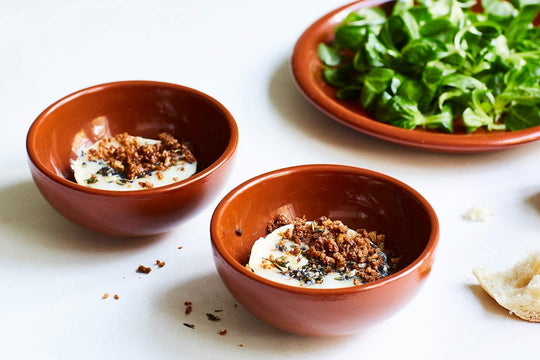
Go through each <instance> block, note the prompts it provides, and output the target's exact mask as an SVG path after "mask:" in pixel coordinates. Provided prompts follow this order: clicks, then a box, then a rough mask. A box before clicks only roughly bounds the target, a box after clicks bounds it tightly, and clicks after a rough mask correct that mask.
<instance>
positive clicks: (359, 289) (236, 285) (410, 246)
mask: <svg viewBox="0 0 540 360" xmlns="http://www.w3.org/2000/svg"><path fill="white" fill-rule="evenodd" d="M280 214H285V215H287V216H289V217H292V218H294V217H296V216H306V218H307V219H308V220H311V219H317V218H319V217H321V216H327V217H328V218H330V219H337V220H342V221H343V223H344V224H346V225H348V226H349V227H350V228H353V229H359V228H365V229H367V230H370V231H371V230H375V231H377V232H379V233H382V234H385V235H386V238H387V242H386V246H387V247H388V248H389V249H391V250H393V251H397V252H399V254H400V255H401V256H402V259H401V263H400V270H399V271H397V272H395V273H394V274H392V275H390V276H389V277H386V278H384V279H381V280H378V281H375V282H372V283H367V284H364V285H360V286H353V287H348V288H341V289H310V288H306V287H294V286H290V285H283V284H279V283H275V282H273V281H270V280H267V279H264V278H262V277H259V276H258V275H256V274H254V273H252V272H251V271H249V270H247V269H246V268H245V264H246V263H247V262H248V260H249V255H250V252H251V247H252V245H253V243H254V242H255V241H256V240H257V239H258V238H260V237H263V236H265V235H266V225H267V223H268V222H269V221H271V220H273V219H274V218H275V217H276V216H277V215H280ZM237 229H241V233H242V234H241V235H238V234H237V232H236V231H237ZM210 235H211V239H212V246H213V253H214V261H215V264H216V268H217V271H218V273H219V275H220V276H221V279H222V280H223V282H224V283H225V285H226V286H227V288H228V289H229V291H230V292H231V294H232V295H233V296H234V297H235V298H236V299H237V301H238V302H239V303H240V304H242V305H243V306H244V307H245V308H246V309H247V310H249V311H250V312H251V313H253V314H254V315H255V316H257V317H258V318H260V319H262V320H263V321H265V322H267V323H269V324H271V325H273V326H275V327H277V328H279V329H282V330H285V331H289V332H292V333H297V334H302V335H316V336H323V335H345V334H352V333H356V332H359V331H361V330H362V329H365V328H366V327H368V326H370V325H372V324H374V323H376V322H379V321H381V320H383V319H385V318H387V317H389V316H391V315H392V314H393V313H395V312H397V311H398V310H399V309H401V308H402V307H403V306H405V304H407V303H408V302H409V301H410V300H411V299H412V297H413V296H414V295H415V293H416V292H417V291H418V290H419V288H420V286H421V285H422V284H423V283H424V281H425V280H426V277H427V275H428V274H429V273H430V271H431V265H432V262H433V256H434V251H435V248H436V245H437V241H438V238H439V224H438V220H437V216H436V214H435V212H434V210H433V208H432V207H431V206H430V205H429V203H428V202H427V201H426V200H425V199H424V198H423V197H422V196H421V195H420V194H419V193H418V192H416V191H415V190H413V189H412V188H410V187H409V186H407V185H406V184H404V183H402V182H400V181H398V180H396V179H394V178H391V177H389V176H387V175H384V174H380V173H377V172H374V171H370V170H365V169H360V168H355V167H348V166H340V165H305V166H297V167H291V168H286V169H281V170H276V171H272V172H269V173H267V174H263V175H260V176H258V177H255V178H253V179H251V180H248V181H246V182H245V183H243V184H241V185H239V186H238V187H236V188H235V189H234V190H232V191H231V192H230V193H229V194H227V195H226V196H225V197H224V198H223V200H222V201H221V202H220V203H219V205H218V206H217V208H216V210H215V212H214V214H213V217H212V221H211V225H210Z"/></svg>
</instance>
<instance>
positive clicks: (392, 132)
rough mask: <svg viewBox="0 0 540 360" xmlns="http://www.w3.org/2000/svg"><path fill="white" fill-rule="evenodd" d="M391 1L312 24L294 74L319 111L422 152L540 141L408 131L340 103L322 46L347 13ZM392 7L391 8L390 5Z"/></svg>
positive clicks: (523, 134)
mask: <svg viewBox="0 0 540 360" xmlns="http://www.w3.org/2000/svg"><path fill="white" fill-rule="evenodd" d="M389 2H390V1H389V0H364V1H356V2H354V3H351V4H348V5H345V6H342V7H340V8H338V9H336V10H334V11H332V12H330V13H328V14H326V15H324V16H323V17H321V18H320V19H319V20H317V21H316V22H315V23H313V24H312V25H311V26H310V27H309V28H308V29H307V30H306V31H305V32H304V33H303V34H302V36H301V37H300V38H299V39H298V42H297V43H296V45H295V48H294V52H293V56H292V60H291V70H292V75H293V78H294V80H295V82H296V85H297V86H298V88H299V89H300V91H301V92H302V93H303V94H304V96H305V97H306V98H307V99H308V100H309V101H310V102H311V103H313V105H315V106H316V107H317V108H318V109H319V110H321V111H322V112H324V113H325V114H326V115H328V116H330V117H331V118H333V119H334V120H336V121H338V122H340V123H343V124H345V125H347V126H349V127H351V128H353V129H355V130H358V131H361V132H363V133H365V134H368V135H371V136H374V137H377V138H380V139H383V140H387V141H391V142H394V143H397V144H401V145H407V146H411V147H415V148H420V149H429V150H436V151H445V152H454V153H459V152H462V153H473V152H482V151H491V150H498V149H504V148H509V147H514V146H518V145H522V144H525V143H529V142H531V141H535V140H538V139H540V126H536V127H533V128H529V129H525V130H519V131H513V132H510V131H493V132H488V131H485V130H482V129H480V130H477V131H475V132H474V133H472V134H466V133H464V132H461V133H459V132H456V133H454V134H445V133H441V132H436V131H428V130H423V129H418V130H407V129H402V128H398V127H395V126H391V125H387V124H384V123H381V122H378V121H375V120H373V119H371V118H370V117H369V115H368V114H367V113H366V112H365V110H364V109H363V108H362V107H361V106H360V104H359V103H358V104H357V103H355V102H352V101H345V100H339V99H337V98H336V97H335V94H336V90H337V89H336V88H334V87H332V86H330V85H328V84H326V83H325V82H324V80H323V79H322V71H321V62H320V61H319V58H318V55H317V46H318V44H319V43H320V42H331V41H332V40H333V29H334V27H335V26H336V25H337V24H339V23H340V22H341V21H342V20H343V19H344V18H345V16H347V14H348V13H350V12H351V11H354V10H358V9H360V8H362V7H368V6H380V5H384V4H385V3H389ZM387 5H390V4H387Z"/></svg>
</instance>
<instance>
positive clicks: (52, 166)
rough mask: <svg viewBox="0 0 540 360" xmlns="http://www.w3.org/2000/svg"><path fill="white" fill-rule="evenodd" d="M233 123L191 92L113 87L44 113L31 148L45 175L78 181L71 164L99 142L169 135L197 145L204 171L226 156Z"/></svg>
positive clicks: (156, 86)
mask: <svg viewBox="0 0 540 360" xmlns="http://www.w3.org/2000/svg"><path fill="white" fill-rule="evenodd" d="M233 123H234V121H233V120H232V116H231V115H230V114H229V113H228V111H227V110H226V109H225V108H224V107H223V106H222V105H221V104H219V103H218V102H217V101H215V100H214V99H212V98H211V97H209V96H208V95H205V94H203V93H201V92H199V91H196V90H193V89H190V88H187V87H183V86H180V85H174V84H167V83H157V82H146V81H139V82H133V81H131V82H119V83H110V84H104V85H98V86H95V87H92V88H89V89H85V90H81V91H79V92H77V93H74V94H72V95H69V96H67V97H66V98H64V99H62V100H59V101H58V102H57V103H55V104H53V105H52V106H51V107H49V108H48V109H47V110H45V111H44V112H43V113H42V114H41V115H40V116H39V117H38V118H37V120H36V121H35V123H34V125H33V126H32V129H31V130H30V132H29V142H28V148H29V152H30V153H31V157H32V159H33V161H34V162H36V163H37V165H38V166H40V165H41V167H42V168H43V170H45V171H46V172H51V173H53V174H56V175H58V176H60V177H62V178H65V179H68V180H71V181H74V178H73V174H72V170H71V166H70V160H71V159H75V158H76V157H77V154H78V153H80V151H81V150H82V149H83V148H85V147H88V146H90V145H91V144H93V143H95V142H96V141H98V140H101V139H103V138H106V137H109V136H114V135H116V134H118V133H122V132H127V133H128V134H130V135H137V136H142V137H147V138H154V139H155V138H156V137H157V134H159V133H160V132H169V133H171V134H172V135H173V136H174V137H175V138H177V139H178V140H187V141H188V142H190V143H191V144H192V145H193V148H194V155H195V157H196V158H197V161H198V166H197V167H198V168H197V171H198V172H200V171H203V170H204V169H206V168H208V167H209V166H210V165H211V164H212V163H214V162H215V161H216V160H217V159H219V157H220V156H221V155H222V154H223V153H224V151H225V150H226V148H227V147H228V145H229V144H230V142H231V137H232V134H233V126H234V125H233Z"/></svg>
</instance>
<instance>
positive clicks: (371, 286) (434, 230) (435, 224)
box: [210, 164, 440, 296]
mask: <svg viewBox="0 0 540 360" xmlns="http://www.w3.org/2000/svg"><path fill="white" fill-rule="evenodd" d="M309 172H333V173H338V172H339V173H348V174H354V175H361V176H368V177H370V178H373V179H377V180H382V181H385V182H389V183H391V184H393V185H396V186H398V187H399V188H401V189H403V190H404V191H405V192H407V193H408V194H410V195H412V196H413V198H414V199H415V200H417V201H418V202H419V203H420V205H421V206H422V207H423V208H424V209H425V210H426V213H427V215H428V218H429V221H430V224H431V233H430V236H429V240H428V242H427V245H426V246H425V248H424V249H423V251H422V252H421V253H420V255H418V256H417V257H416V259H414V261H412V262H411V263H410V264H409V265H407V266H406V267H404V268H403V269H401V270H400V271H398V272H396V273H394V274H392V275H389V276H387V277H385V278H383V279H380V280H376V281H373V282H370V283H367V284H362V285H359V286H350V287H343V288H330V289H311V288H305V287H298V286H292V285H286V284H281V283H277V282H274V281H272V280H269V279H266V278H263V277H262V276H259V275H256V274H254V273H253V272H251V271H248V270H247V269H246V268H245V266H243V265H241V264H240V263H239V262H238V261H236V260H235V259H234V258H233V257H232V256H231V255H230V254H229V253H228V252H227V251H226V250H225V247H224V246H223V244H222V242H221V241H218V239H219V238H220V236H219V233H220V231H219V226H218V225H219V222H220V220H221V217H222V216H223V215H224V212H225V211H226V209H227V207H228V204H229V202H230V201H231V200H232V199H234V198H235V197H237V196H238V195H239V194H241V193H242V192H244V191H246V190H248V189H250V188H253V187H255V186H257V185H259V184H260V183H262V182H265V181H267V180H270V179H276V178H279V177H284V176H287V175H290V174H293V173H309ZM439 231H440V230H439V220H438V218H437V214H436V213H435V210H434V209H433V207H432V206H431V205H430V204H429V202H428V201H427V200H426V199H425V198H424V197H423V196H422V195H421V194H420V193H419V192H418V191H416V190H414V189H413V188H412V187H410V186H409V185H407V184H405V183H404V182H402V181H400V180H397V179H396V178H393V177H391V176H389V175H386V174H383V173H380V172H376V171H373V170H369V169H365V168H359V167H354V166H348V165H337V164H308V165H297V166H291V167H286V168H282V169H276V170H273V171H270V172H267V173H264V174H261V175H258V176H255V177H253V178H251V179H249V180H246V181H244V182H243V183H241V184H240V185H238V186H237V187H235V188H234V189H232V190H231V191H230V192H229V193H228V194H227V195H225V197H224V198H223V199H222V200H221V201H220V202H219V203H218V205H217V207H216V209H215V210H214V213H213V214H212V218H211V221H210V240H211V243H212V246H213V247H214V248H215V250H216V251H217V252H218V253H219V255H220V256H221V257H222V258H223V259H224V260H225V262H226V263H227V264H228V265H229V266H230V267H231V268H232V269H234V270H235V271H236V272H237V273H239V274H240V275H243V276H245V277H248V278H249V279H250V280H253V281H256V282H259V283H262V284H263V285H266V286H269V287H271V288H274V289H277V290H281V291H286V292H291V293H295V294H302V295H321V296H322V295H330V294H333V295H345V294H352V293H358V292H367V291H372V290H375V289H377V288H379V287H381V286H386V285H387V284H389V283H394V282H397V281H399V280H401V279H402V278H404V277H407V276H408V275H409V274H410V273H412V272H414V271H416V270H417V269H420V270H422V269H429V268H430V267H431V264H432V262H433V255H434V253H435V250H436V247H437V244H438V241H439Z"/></svg>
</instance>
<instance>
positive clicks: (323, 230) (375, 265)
mask: <svg viewBox="0 0 540 360" xmlns="http://www.w3.org/2000/svg"><path fill="white" fill-rule="evenodd" d="M287 224H293V225H294V227H293V229H292V230H286V231H285V232H284V233H283V234H281V236H282V237H283V238H284V239H289V240H291V241H294V242H295V243H296V244H298V245H300V244H301V243H304V244H305V246H306V247H307V248H306V250H305V251H304V255H305V256H306V257H307V258H308V259H310V260H311V261H314V262H315V263H316V264H318V265H319V266H322V267H326V269H327V270H328V271H332V270H346V271H352V270H354V271H355V273H356V277H357V279H354V280H353V283H354V285H360V284H362V283H363V282H370V281H375V280H378V279H380V278H381V273H380V271H379V269H380V267H381V266H386V265H388V264H387V257H386V254H384V252H383V251H384V240H385V236H384V235H381V234H377V233H376V232H368V231H366V230H365V229H360V230H357V231H356V232H357V235H355V236H352V235H351V234H349V228H348V227H347V226H345V225H344V224H343V223H342V222H341V221H339V220H330V219H328V218H326V217H321V218H319V219H318V220H317V221H312V222H309V223H308V222H307V221H306V219H305V218H295V219H294V221H291V220H290V219H288V218H287V217H286V216H284V215H280V216H279V217H278V218H277V219H276V220H274V221H272V222H271V223H269V224H268V226H267V231H268V232H269V233H270V232H272V231H274V230H275V229H277V228H279V227H281V226H283V225H287ZM299 249H300V246H299V247H297V248H296V249H295V250H293V252H296V253H294V254H293V255H298V253H299ZM268 260H269V261H268V264H266V266H275V262H274V261H272V260H273V259H271V258H269V259H268ZM397 262H398V260H396V259H392V260H391V263H390V266H395V265H396V264H397ZM263 266H265V264H264V263H263Z"/></svg>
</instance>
